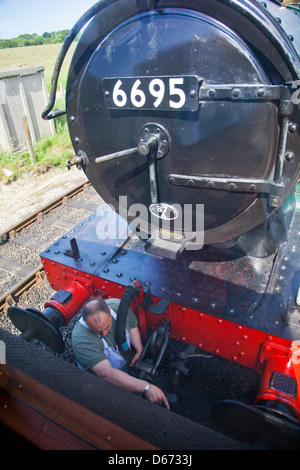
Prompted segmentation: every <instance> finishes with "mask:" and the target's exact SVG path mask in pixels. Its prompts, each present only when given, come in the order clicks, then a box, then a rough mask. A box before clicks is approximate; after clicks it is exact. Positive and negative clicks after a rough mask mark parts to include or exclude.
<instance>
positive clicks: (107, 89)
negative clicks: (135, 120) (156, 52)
mask: <svg viewBox="0 0 300 470" xmlns="http://www.w3.org/2000/svg"><path fill="white" fill-rule="evenodd" d="M200 83H201V81H200V80H199V77H197V76H195V75H185V76H180V77H176V76H173V77H171V76H170V77H169V76H168V77H166V76H163V77H123V78H104V79H103V88H104V99H105V106H106V108H108V109H134V110H138V109H140V110H158V111H197V110H198V107H199V98H198V94H199V84H200Z"/></svg>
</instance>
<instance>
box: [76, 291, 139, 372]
mask: <svg viewBox="0 0 300 470" xmlns="http://www.w3.org/2000/svg"><path fill="white" fill-rule="evenodd" d="M106 303H107V305H108V306H109V307H110V308H111V309H112V310H113V311H114V312H115V313H117V312H118V308H119V304H120V300H119V299H108V300H106ZM137 325H138V321H137V318H136V316H135V314H134V313H133V311H132V310H131V308H129V310H128V314H127V320H126V330H128V331H130V330H131V329H132V328H135V327H136V326H137ZM105 341H106V342H107V345H108V347H112V348H114V349H116V347H117V344H116V321H115V319H114V318H112V327H111V330H110V331H109V332H108V334H107V335H106V336H105ZM72 345H73V350H74V353H75V357H76V360H77V361H78V362H79V364H80V365H81V366H82V367H83V368H84V369H91V368H92V367H94V366H95V365H96V364H98V363H99V362H101V361H103V360H104V359H106V356H105V354H104V344H103V342H102V339H101V337H100V338H99V336H98V335H96V333H93V332H92V331H91V330H90V329H88V328H86V327H85V326H84V325H82V324H81V323H80V322H79V321H78V322H77V323H76V325H75V327H74V329H73V333H72Z"/></svg>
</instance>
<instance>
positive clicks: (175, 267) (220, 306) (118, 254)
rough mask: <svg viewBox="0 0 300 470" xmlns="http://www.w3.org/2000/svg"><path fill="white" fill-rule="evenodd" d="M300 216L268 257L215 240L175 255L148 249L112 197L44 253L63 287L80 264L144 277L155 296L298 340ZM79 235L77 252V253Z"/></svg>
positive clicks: (113, 274)
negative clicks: (112, 203)
mask: <svg viewBox="0 0 300 470" xmlns="http://www.w3.org/2000/svg"><path fill="white" fill-rule="evenodd" d="M299 219H300V212H299V211H295V213H294V215H293V218H292V221H291V226H290V234H291V236H290V237H289V239H288V240H287V241H286V242H284V243H282V244H281V246H280V248H279V250H278V252H275V253H273V254H270V255H269V256H266V257H265V258H258V257H253V256H247V255H245V254H243V253H242V252H239V251H234V250H232V249H229V250H220V249H219V248H214V247H213V246H208V247H204V248H203V249H202V250H198V251H194V250H190V251H188V250H185V251H183V253H182V254H181V255H180V257H179V259H178V260H176V261H175V260H172V259H167V258H163V257H159V256H155V255H152V254H149V253H147V252H146V251H145V243H144V241H143V240H141V239H139V238H138V237H137V236H136V235H133V236H132V237H130V236H128V233H129V226H128V224H127V222H125V221H124V220H123V219H121V218H120V217H119V216H118V215H117V214H116V213H115V212H114V211H113V210H112V209H111V208H110V206H107V205H104V206H100V207H99V209H98V210H97V211H96V212H95V213H94V214H92V216H90V217H88V218H87V219H85V220H84V221H83V222H82V223H80V224H79V225H77V226H76V227H74V228H73V229H72V230H71V231H70V232H68V233H67V234H65V235H64V236H63V237H62V238H60V239H59V240H57V242H55V243H54V244H53V245H52V246H50V247H49V248H48V249H47V250H45V251H44V252H43V253H41V258H42V261H43V263H44V267H45V271H46V273H47V276H48V279H49V282H50V283H51V285H52V286H53V288H54V289H55V290H59V289H63V288H64V287H65V285H66V284H67V282H68V281H69V280H70V279H72V277H74V275H75V276H76V277H78V273H79V272H80V273H84V274H81V276H82V277H83V279H86V278H89V279H92V278H97V279H101V280H104V281H106V282H109V283H115V284H116V285H118V286H127V285H128V284H130V282H132V279H133V278H137V279H139V281H141V283H142V285H143V287H144V289H145V290H147V289H150V290H151V295H152V298H154V299H164V300H165V301H167V302H170V303H174V304H176V305H178V306H183V307H185V308H186V309H193V310H195V311H197V312H202V313H204V314H208V315H211V316H213V317H217V318H218V320H219V322H221V320H227V321H229V322H234V323H237V324H239V325H241V326H245V327H249V328H252V329H255V330H259V331H264V332H266V333H268V334H271V335H277V336H280V337H283V338H286V339H288V340H297V339H298V336H299V329H298V327H299V320H298V318H297V313H295V312H297V306H296V297H297V291H298V289H299V264H300V263H299V252H298V251H297V238H299V235H298V231H297V230H296V228H297V227H299V222H300V220H299ZM73 239H75V240H76V245H77V248H78V253H79V254H78V256H76V257H72V256H70V242H72V240H73ZM72 243H73V242H72ZM170 273H172V275H171V276H170ZM99 285H101V287H103V285H104V286H105V284H104V282H102V281H99V282H98V283H97V285H96V286H95V284H94V287H96V288H97V289H98V290H100V293H101V287H100V289H99ZM106 285H107V284H106ZM153 303H156V302H155V301H154V302H153ZM293 312H294V313H293ZM267 313H268V314H267ZM153 316H155V315H151V317H153ZM154 324H155V326H156V325H157V323H154ZM220 324H221V323H220Z"/></svg>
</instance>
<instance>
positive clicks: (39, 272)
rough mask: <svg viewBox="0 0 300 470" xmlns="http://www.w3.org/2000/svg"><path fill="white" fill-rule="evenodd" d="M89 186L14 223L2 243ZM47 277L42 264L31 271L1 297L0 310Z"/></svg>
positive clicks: (63, 196)
mask: <svg viewBox="0 0 300 470" xmlns="http://www.w3.org/2000/svg"><path fill="white" fill-rule="evenodd" d="M89 186H90V183H89V182H88V181H87V182H85V183H81V184H79V185H78V186H76V187H75V188H73V189H71V190H70V191H68V192H66V193H64V194H63V195H62V196H60V197H59V198H57V199H55V200H54V201H52V202H51V203H50V204H47V205H46V206H45V207H43V208H42V209H39V210H38V211H36V212H34V213H33V214H31V215H30V216H29V217H27V218H26V219H24V220H22V221H21V222H18V223H17V224H15V225H13V226H12V227H11V228H10V229H8V230H6V231H5V232H3V233H2V234H1V235H0V245H2V244H4V243H6V242H8V241H9V239H10V238H11V237H12V236H13V235H14V234H15V233H17V232H20V231H21V230H22V229H24V228H25V227H27V226H28V225H30V224H32V223H34V222H36V221H37V220H38V218H39V217H40V216H41V215H44V214H46V213H48V212H50V211H51V210H53V209H55V208H57V207H58V206H60V205H62V204H63V203H64V202H65V201H66V199H70V198H72V197H74V196H75V195H76V194H79V193H80V192H82V191H84V190H85V189H86V188H87V187H89ZM45 278H46V275H45V272H44V269H43V265H42V264H40V265H39V266H38V267H37V268H35V269H34V270H33V271H32V272H30V273H29V274H28V275H27V276H25V277H24V278H23V279H21V281H19V282H18V283H17V284H15V285H14V286H13V287H12V288H11V289H9V290H8V291H6V292H5V293H4V294H3V295H2V296H1V297H0V312H4V313H5V312H6V310H7V308H8V307H10V306H12V305H15V304H16V303H17V301H18V299H19V297H20V296H21V295H22V294H23V292H25V291H26V290H28V289H29V288H30V287H32V286H33V285H34V284H36V283H37V282H39V281H42V280H43V279H45Z"/></svg>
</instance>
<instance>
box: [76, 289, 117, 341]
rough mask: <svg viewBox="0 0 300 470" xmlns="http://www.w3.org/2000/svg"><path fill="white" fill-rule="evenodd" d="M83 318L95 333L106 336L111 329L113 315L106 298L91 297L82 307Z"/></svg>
mask: <svg viewBox="0 0 300 470" xmlns="http://www.w3.org/2000/svg"><path fill="white" fill-rule="evenodd" d="M82 318H83V320H84V321H85V322H86V324H87V325H88V327H89V328H90V330H92V331H93V332H94V333H96V334H97V335H102V336H106V335H107V333H108V332H109V331H110V329H111V325H112V316H111V314H110V309H109V307H108V305H107V303H106V302H105V300H103V299H101V298H100V297H94V298H92V299H89V300H88V301H87V302H86V303H85V304H84V306H83V307H82Z"/></svg>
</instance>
